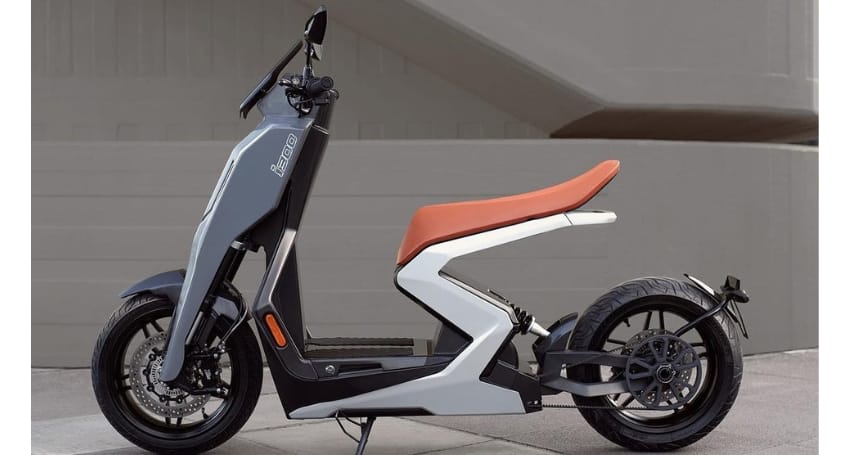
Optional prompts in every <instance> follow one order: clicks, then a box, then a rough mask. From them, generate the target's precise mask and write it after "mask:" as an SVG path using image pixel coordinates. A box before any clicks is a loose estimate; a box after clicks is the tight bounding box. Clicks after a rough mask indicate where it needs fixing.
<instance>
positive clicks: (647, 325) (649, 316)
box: [643, 311, 652, 330]
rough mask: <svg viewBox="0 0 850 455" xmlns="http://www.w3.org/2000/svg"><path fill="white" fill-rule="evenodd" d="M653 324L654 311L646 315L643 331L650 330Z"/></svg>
mask: <svg viewBox="0 0 850 455" xmlns="http://www.w3.org/2000/svg"><path fill="white" fill-rule="evenodd" d="M650 323H652V311H650V312H648V313H646V320H645V321H643V329H644V330H649V324H650Z"/></svg>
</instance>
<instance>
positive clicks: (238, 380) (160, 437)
mask: <svg viewBox="0 0 850 455" xmlns="http://www.w3.org/2000/svg"><path fill="white" fill-rule="evenodd" d="M173 311H174V305H173V304H172V303H171V301H170V300H168V299H166V298H164V297H160V296H154V295H147V294H145V295H137V296H135V297H133V298H131V299H130V300H128V301H127V302H125V303H124V304H123V305H122V306H121V307H119V308H118V309H117V310H115V312H114V313H113V314H112V316H111V317H110V318H109V321H108V322H107V323H106V326H105V327H104V328H103V330H102V331H101V333H100V336H99V337H98V339H97V343H96V344H95V349H94V355H93V356H92V385H93V387H94V393H95V397H96V398H97V403H98V405H99V406H100V409H101V411H102V412H103V415H104V416H105V417H106V419H107V420H108V421H109V423H110V424H111V425H112V426H113V427H114V428H115V429H116V430H117V431H118V432H119V433H120V434H121V435H122V436H124V437H125V438H126V439H127V440H128V441H130V442H132V443H133V444H135V445H137V446H139V447H141V448H143V449H146V450H149V451H152V452H156V453H164V454H177V453H180V454H185V453H199V452H204V451H207V450H210V449H212V448H214V447H216V446H218V445H220V444H222V443H224V442H225V441H227V440H228V439H230V438H231V437H232V436H233V435H234V434H236V432H238V431H239V429H240V428H242V426H243V425H244V424H245V422H246V421H247V420H248V417H250V415H251V413H252V412H253V410H254V406H255V405H256V404H257V400H258V398H259V395H260V389H261V386H262V380H263V376H262V358H261V356H260V350H259V346H258V345H257V340H256V338H255V337H254V334H253V332H252V331H251V329H250V327H249V326H248V325H247V324H242V325H241V326H240V327H239V328H238V329H237V330H236V331H235V332H234V333H233V334H232V335H231V337H230V338H229V339H228V341H227V350H226V354H225V355H224V356H223V357H222V358H221V359H220V360H219V361H218V362H219V363H217V364H216V366H217V367H220V369H221V370H224V369H225V368H228V369H229V371H227V372H224V374H225V376H223V378H224V379H226V381H228V382H229V384H228V387H229V389H228V390H227V393H226V395H225V396H224V397H223V398H220V400H221V401H220V402H217V401H216V400H219V398H215V399H213V398H211V397H210V396H209V395H206V396H198V395H189V394H185V393H184V392H183V391H182V390H180V389H172V388H168V387H167V386H166V385H164V383H159V382H157V380H158V371H155V370H156V365H158V363H157V362H159V361H161V359H160V358H157V357H156V354H154V353H157V352H159V351H158V349H161V348H163V347H164V341H165V333H167V323H168V321H169V320H170V318H171V315H172V313H173ZM229 324H230V321H227V320H224V319H221V318H220V319H219V321H218V322H217V324H216V326H215V328H214V329H213V335H212V336H213V340H210V342H214V341H216V340H215V337H216V336H217V335H221V334H223V333H224V331H225V330H226V329H227V327H228V326H229ZM134 346H135V347H134ZM149 352H150V353H151V354H148V353H149ZM139 362H141V364H142V365H143V366H142V367H141V369H140V367H139ZM157 398H158V399H157ZM171 406H176V407H178V408H177V409H179V412H176V411H175V408H172V407H171ZM207 409H210V411H209V413H207Z"/></svg>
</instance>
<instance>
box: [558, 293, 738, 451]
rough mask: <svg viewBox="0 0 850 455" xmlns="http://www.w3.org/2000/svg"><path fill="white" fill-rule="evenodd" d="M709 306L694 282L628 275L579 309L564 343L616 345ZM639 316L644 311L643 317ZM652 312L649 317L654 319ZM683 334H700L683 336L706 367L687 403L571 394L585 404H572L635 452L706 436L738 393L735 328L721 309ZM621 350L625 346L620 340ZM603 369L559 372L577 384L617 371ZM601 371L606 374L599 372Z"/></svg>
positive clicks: (589, 347) (670, 326)
mask: <svg viewBox="0 0 850 455" xmlns="http://www.w3.org/2000/svg"><path fill="white" fill-rule="evenodd" d="M715 305H716V303H715V302H714V301H712V300H711V299H710V298H709V297H708V296H706V295H705V294H703V293H702V292H701V291H699V290H697V289H696V288H695V287H694V286H692V285H690V284H689V283H685V282H682V281H679V280H674V279H671V278H641V279H637V280H632V281H628V282H626V283H623V284H621V285H619V286H617V287H616V288H614V289H612V290H610V291H609V292H608V293H606V294H605V295H603V296H602V297H600V298H599V299H597V300H596V302H594V304H593V305H591V306H590V307H589V308H588V309H587V310H586V311H585V313H584V314H583V315H582V317H581V319H579V321H578V323H577V324H576V328H575V331H574V333H573V336H572V339H571V340H570V348H571V349H573V350H577V351H616V350H618V346H619V345H622V344H625V343H624V342H623V341H622V340H628V339H629V338H628V337H630V336H633V335H635V334H636V333H640V331H641V330H642V331H643V332H644V333H663V332H664V331H665V330H666V331H667V332H668V333H669V332H670V331H671V330H673V331H675V329H676V328H678V327H680V326H681V325H684V323H685V322H688V321H692V320H694V319H696V318H697V317H699V315H701V314H703V313H704V312H705V311H706V310H708V309H710V308H712V307H714V306H715ZM647 314H648V315H649V316H645V315H647ZM653 314H655V315H656V316H655V321H656V322H655V323H653V319H652V317H653ZM665 314H666V315H667V316H666V320H665V316H664V315H665ZM674 320H675V321H674ZM665 322H666V324H667V326H666V327H665ZM659 324H660V327H658V325H659ZM678 324H681V325H678ZM674 326H675V327H674ZM659 330H660V331H661V332H658V331H659ZM615 331H616V332H615ZM651 331H655V332H651ZM615 333H616V334H617V335H615ZM630 333H631V335H630ZM689 333H690V335H689V334H684V335H683V336H685V335H688V336H690V337H692V338H696V337H697V336H698V337H699V338H700V339H701V340H699V341H693V340H688V341H689V342H690V343H692V345H693V346H700V348H697V349H699V350H700V351H703V352H701V353H699V358H700V359H702V360H700V362H705V363H704V364H703V365H704V366H703V368H704V371H705V372H706V374H705V377H704V378H703V381H702V385H701V386H700V388H699V389H698V391H697V392H694V393H695V397H694V398H693V399H692V400H691V401H690V402H688V403H686V404H684V405H683V406H682V407H681V408H678V409H677V410H675V411H673V412H668V413H661V412H658V411H657V410H656V411H627V410H624V409H622V408H625V407H634V405H635V404H637V403H635V400H634V397H633V396H632V395H631V394H620V395H615V396H612V395H609V396H603V397H581V396H573V399H574V401H575V403H576V404H577V405H578V406H585V407H586V408H583V409H582V408H580V409H579V412H580V413H581V415H582V417H584V419H585V420H586V421H587V422H588V423H589V424H590V425H591V426H592V427H593V428H594V429H595V430H596V431H597V432H598V433H599V434H601V435H602V436H604V437H605V438H607V439H608V440H610V441H612V442H614V443H616V444H619V445H621V446H623V447H626V448H628V449H631V450H637V451H669V450H675V449H679V448H682V447H685V446H687V445H690V444H693V443H694V442H696V441H698V440H699V439H701V438H703V437H704V436H705V435H707V434H708V433H709V432H710V431H711V430H713V429H714V427H716V426H717V425H718V424H719V423H720V422H721V421H722V420H723V418H724V417H725V416H726V414H727V413H728V412H729V410H730V409H731V407H732V404H733V403H734V402H735V398H736V397H737V395H738V389H739V387H740V384H741V378H742V376H743V361H742V358H741V346H740V344H739V341H738V335H737V331H736V330H735V328H734V326H733V324H732V322H731V321H730V320H729V318H728V316H727V315H726V314H725V312H720V313H719V314H718V315H717V316H715V317H712V318H708V319H706V320H704V321H703V322H701V323H700V324H699V325H697V326H696V327H695V328H694V329H693V330H691V331H690V332H689ZM623 349H624V350H626V349H628V345H626V346H624V348H623ZM606 369H607V367H600V366H597V365H582V366H578V367H574V368H571V369H570V370H568V371H567V375H568V376H569V377H570V378H571V379H576V380H578V381H581V382H597V381H600V380H605V379H615V378H613V376H616V375H617V374H620V375H621V376H622V374H623V372H622V371H616V370H615V369H613V368H612V369H610V370H611V371H610V372H608V371H606ZM606 373H607V374H608V375H609V377H608V378H605V376H606ZM626 395H628V396H626ZM624 396H625V398H623V397H624Z"/></svg>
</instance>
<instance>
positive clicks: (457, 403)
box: [290, 212, 616, 419]
mask: <svg viewBox="0 0 850 455" xmlns="http://www.w3.org/2000/svg"><path fill="white" fill-rule="evenodd" d="M614 220H616V215H614V213H613V212H569V213H566V214H564V213H561V214H557V215H552V216H548V217H546V218H540V219H536V220H530V221H526V222H523V223H519V224H514V225H511V226H506V227H503V228H499V229H494V230H491V231H486V232H482V233H478V234H474V235H470V236H468V237H462V238H458V239H454V240H449V241H446V242H442V243H438V244H436V245H431V246H429V247H428V248H426V249H424V250H423V251H422V252H421V253H419V254H418V255H417V256H416V257H414V258H413V260H411V261H410V262H409V263H407V264H406V265H405V266H404V267H402V268H401V269H400V270H399V271H398V273H397V276H396V279H397V280H398V284H399V286H401V287H402V288H403V289H405V290H406V291H407V292H409V293H410V294H411V295H413V296H414V297H416V298H417V299H418V300H420V301H421V302H422V303H423V304H424V305H426V306H428V307H429V308H431V309H432V310H434V311H435V312H437V313H438V314H440V315H441V316H442V317H444V318H446V319H448V320H449V321H451V322H452V323H453V324H455V325H456V326H457V327H458V328H459V329H461V330H462V331H463V332H465V333H466V334H468V335H469V336H470V337H472V341H471V343H470V345H469V346H467V347H466V349H464V350H463V352H461V353H460V354H459V355H458V356H457V357H456V358H455V359H454V360H453V361H452V362H451V363H450V364H449V365H448V366H447V367H446V368H445V369H443V370H442V371H440V372H438V373H435V374H433V375H430V376H426V377H423V378H419V379H415V380H412V381H409V382H405V383H402V384H398V385H394V386H390V387H387V388H384V389H380V390H375V391H372V392H368V393H364V394H362V395H357V396H354V397H350V398H344V399H341V400H336V401H330V402H325V403H317V404H314V405H310V406H305V407H303V408H299V409H296V410H295V411H293V412H292V413H291V414H290V417H292V418H302V419H305V418H323V417H329V416H332V415H334V413H336V411H338V410H340V409H361V410H362V409H392V408H421V409H425V410H427V411H428V412H430V413H432V414H435V415H458V414H517V413H520V414H521V413H524V412H525V407H524V406H523V403H522V400H521V399H520V396H519V394H518V393H517V392H515V391H513V390H509V389H505V388H502V387H499V386H495V385H492V384H488V383H485V382H482V381H481V380H480V379H479V377H480V376H481V372H482V371H484V369H485V368H486V366H487V364H488V363H489V362H490V360H491V359H492V358H493V357H494V356H495V355H496V353H497V352H498V350H499V348H500V347H501V345H502V343H503V342H504V341H505V339H506V338H507V337H508V335H509V334H510V332H511V330H512V329H513V323H512V321H511V315H510V313H509V312H508V311H510V309H509V308H506V307H505V306H504V305H495V304H494V303H493V302H490V301H487V300H485V299H483V298H481V297H479V296H477V295H475V294H473V293H472V292H470V291H468V290H466V289H464V288H463V287H461V286H459V285H457V284H455V283H452V282H451V281H449V280H448V279H446V278H445V277H443V276H441V275H440V271H441V270H442V269H443V267H445V266H446V264H448V263H449V262H450V261H451V260H452V259H454V258H457V257H460V256H464V255H467V254H470V253H474V252H476V251H481V250H486V249H488V248H492V247H494V246H498V245H503V244H505V243H510V242H513V241H516V240H520V239H524V238H526V237H531V236H534V235H538V234H542V233H544V232H549V231H553V230H555V229H560V228H565V227H569V226H573V225H582V224H601V223H611V222H613V221H614Z"/></svg>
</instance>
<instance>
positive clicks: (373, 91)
mask: <svg viewBox="0 0 850 455" xmlns="http://www.w3.org/2000/svg"><path fill="white" fill-rule="evenodd" d="M311 12H312V8H311V7H308V6H305V5H302V4H301V3H299V2H296V1H294V0H240V1H238V2H235V1H230V0H168V1H165V0H146V1H143V2H142V1H121V0H70V1H69V0H35V1H33V3H32V16H33V18H32V87H33V91H32V103H33V104H32V112H33V114H32V137H33V139H34V140H77V141H90V140H238V139H241V138H242V137H243V136H244V135H245V134H247V132H248V131H250V130H251V129H252V128H253V126H254V125H255V124H256V122H257V118H258V117H257V115H258V114H257V113H256V112H254V113H253V114H252V115H251V117H250V118H249V121H241V120H240V119H239V118H238V115H237V110H238V106H239V103H240V102H241V101H242V99H243V98H244V97H245V96H246V95H247V94H248V93H249V92H250V91H251V89H252V88H253V87H254V85H255V84H256V83H257V81H259V79H260V78H262V76H263V75H265V73H266V72H267V71H268V70H269V68H270V67H271V66H272V65H274V63H275V62H277V60H278V59H279V58H280V56H281V54H283V53H284V52H285V50H286V49H287V48H288V47H289V46H290V45H291V44H292V43H293V42H294V41H295V40H297V39H298V38H299V37H300V36H301V33H302V30H303V27H304V21H305V20H306V18H307V17H309V15H310V13H311ZM325 50H326V58H325V59H324V60H323V61H322V62H319V63H317V64H316V70H317V71H318V72H319V73H320V74H332V75H333V77H334V79H335V80H336V83H337V84H336V85H337V87H338V88H339V90H340V91H341V92H342V99H344V100H345V102H344V103H340V104H339V108H338V109H337V111H336V112H335V116H334V137H336V138H337V139H404V138H415V139H422V138H466V139H475V138H530V137H544V136H545V135H546V133H545V132H543V131H541V130H540V129H539V128H537V127H535V126H532V125H531V124H529V123H528V122H527V121H525V120H523V119H520V118H518V117H517V116H515V115H514V114H512V113H509V112H506V111H504V110H502V109H500V108H496V107H494V106H493V105H492V104H491V103H490V102H489V101H487V100H484V99H482V98H480V97H479V96H477V95H474V94H472V93H470V92H468V91H467V90H465V89H463V88H461V87H458V86H457V85H455V84H453V83H450V82H448V81H446V80H445V79H443V78H442V77H439V76H437V75H435V74H434V73H433V72H431V71H430V70H428V69H427V68H424V67H422V66H421V65H418V64H417V63H416V62H415V61H411V60H410V59H408V58H406V57H405V56H403V55H400V54H398V53H396V52H394V51H392V50H390V49H389V48H388V47H386V46H385V45H384V44H383V43H378V42H375V41H373V40H371V39H369V38H368V37H364V36H363V35H362V34H359V33H356V32H354V31H352V30H351V29H350V28H348V27H346V26H345V25H343V24H341V23H339V22H338V21H336V20H334V15H333V13H331V14H330V23H329V25H328V34H327V37H326V41H325ZM301 65H303V61H302V60H301V59H300V58H299V59H298V60H297V62H296V63H293V64H292V65H291V66H290V68H289V70H291V71H300V68H301Z"/></svg>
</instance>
